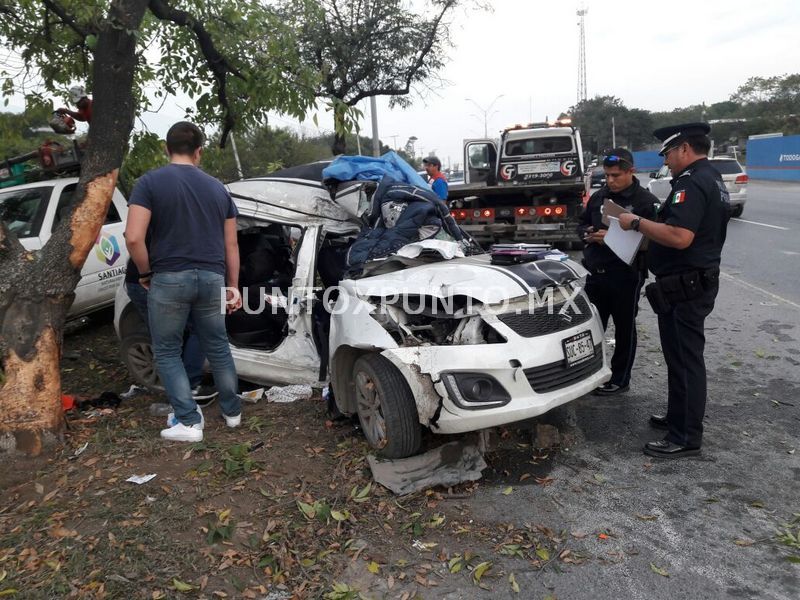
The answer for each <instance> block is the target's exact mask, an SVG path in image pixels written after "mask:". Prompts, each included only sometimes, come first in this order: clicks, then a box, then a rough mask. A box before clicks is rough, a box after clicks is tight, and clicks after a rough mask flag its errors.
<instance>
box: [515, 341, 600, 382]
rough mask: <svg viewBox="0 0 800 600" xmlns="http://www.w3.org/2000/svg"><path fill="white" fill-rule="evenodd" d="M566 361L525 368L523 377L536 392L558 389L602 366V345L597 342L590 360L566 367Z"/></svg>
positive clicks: (583, 377)
mask: <svg viewBox="0 0 800 600" xmlns="http://www.w3.org/2000/svg"><path fill="white" fill-rule="evenodd" d="M566 363H567V361H566V360H559V361H558V362H554V363H550V364H549V365H543V366H541V367H532V368H530V369H525V371H524V372H525V377H527V378H528V383H530V384H531V387H532V388H533V391H534V392H536V393H537V394H544V393H545V392H552V391H554V390H560V389H561V388H565V387H567V386H570V385H572V384H573V383H577V382H579V381H581V380H582V379H585V378H586V377H588V376H589V375H592V374H593V373H596V372H597V371H599V370H600V369H602V368H603V346H602V344H597V345H596V346H595V347H594V358H592V359H591V360H587V361H586V362H583V363H580V364H578V365H574V366H572V367H567V366H566Z"/></svg>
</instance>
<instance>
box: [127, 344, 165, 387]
mask: <svg viewBox="0 0 800 600" xmlns="http://www.w3.org/2000/svg"><path fill="white" fill-rule="evenodd" d="M120 352H121V353H122V360H123V361H124V362H125V366H126V367H128V372H129V373H130V374H131V377H132V378H133V381H134V383H136V385H141V386H144V387H146V388H147V389H149V390H151V391H163V390H164V386H163V385H161V381H160V380H159V378H158V372H157V371H156V362H155V359H154V358H153V346H152V343H151V342H150V336H149V335H147V334H146V333H131V334H128V335H127V336H125V338H124V339H123V340H122V343H121V344H120Z"/></svg>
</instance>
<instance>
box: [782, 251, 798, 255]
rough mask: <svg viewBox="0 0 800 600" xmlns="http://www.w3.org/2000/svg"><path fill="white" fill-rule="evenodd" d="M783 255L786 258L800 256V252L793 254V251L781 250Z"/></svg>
mask: <svg viewBox="0 0 800 600" xmlns="http://www.w3.org/2000/svg"><path fill="white" fill-rule="evenodd" d="M781 254H785V255H786V256H800V252H792V251H791V250H781Z"/></svg>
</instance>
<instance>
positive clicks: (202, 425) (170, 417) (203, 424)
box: [167, 406, 206, 429]
mask: <svg viewBox="0 0 800 600" xmlns="http://www.w3.org/2000/svg"><path fill="white" fill-rule="evenodd" d="M197 412H199V413H200V423H199V425H200V429H205V427H206V420H205V417H203V410H202V409H201V408H200V407H199V406H198V407H197ZM177 424H178V419H176V418H175V413H174V412H171V413H169V414H168V415H167V427H175V425H177Z"/></svg>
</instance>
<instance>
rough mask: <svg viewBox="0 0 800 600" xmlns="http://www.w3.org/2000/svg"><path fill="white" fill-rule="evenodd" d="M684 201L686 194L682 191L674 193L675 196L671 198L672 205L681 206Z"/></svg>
mask: <svg viewBox="0 0 800 600" xmlns="http://www.w3.org/2000/svg"><path fill="white" fill-rule="evenodd" d="M684 200H686V192H685V191H684V190H681V191H679V192H675V195H674V196H672V203H673V204H681V203H682V202H683V201H684Z"/></svg>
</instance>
